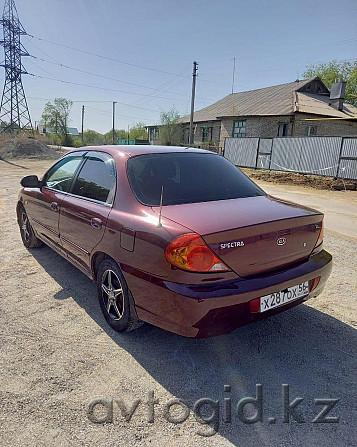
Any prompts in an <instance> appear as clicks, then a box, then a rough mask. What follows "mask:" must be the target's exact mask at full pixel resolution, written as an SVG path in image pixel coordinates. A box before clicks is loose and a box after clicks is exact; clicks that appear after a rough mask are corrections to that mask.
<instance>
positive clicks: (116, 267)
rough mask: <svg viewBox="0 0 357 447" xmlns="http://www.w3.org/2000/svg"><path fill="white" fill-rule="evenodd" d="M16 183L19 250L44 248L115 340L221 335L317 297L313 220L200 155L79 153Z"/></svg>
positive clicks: (319, 233)
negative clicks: (142, 328) (89, 299)
mask: <svg viewBox="0 0 357 447" xmlns="http://www.w3.org/2000/svg"><path fill="white" fill-rule="evenodd" d="M21 184H22V186H23V189H22V190H21V192H20V194H19V200H18V204H17V216H18V223H19V226H20V230H21V236H22V240H23V243H24V245H25V246H26V247H27V248H34V247H39V246H40V245H42V243H45V244H47V245H48V246H50V247H51V248H53V249H54V250H55V251H57V252H58V253H59V254H61V255H62V256H63V257H65V258H66V259H68V260H69V261H70V262H71V263H72V264H74V265H75V266H76V267H78V268H79V269H80V270H81V271H82V272H84V273H85V274H86V275H87V276H88V277H89V278H91V279H93V280H94V281H95V282H96V283H97V285H98V297H99V303H100V306H101V309H102V311H103V314H104V316H105V318H106V320H107V322H108V323H109V324H110V326H112V327H113V328H114V329H116V330H117V331H128V330H131V329H134V328H136V327H138V326H139V325H141V324H142V323H143V322H144V321H146V322H149V323H151V324H153V325H156V326H159V327H161V328H164V329H167V330H169V331H172V332H175V333H177V334H181V335H184V336H187V337H209V336H215V335H220V334H225V333H228V332H230V331H232V330H233V329H235V328H237V327H239V326H242V325H244V324H247V323H251V322H254V321H257V320H260V319H263V318H266V317H269V316H271V315H274V314H276V313H279V312H282V311H284V310H287V309H289V308H291V307H293V306H296V305H298V304H300V303H302V302H303V301H306V300H307V299H309V298H312V297H315V296H317V295H318V294H319V293H320V292H321V291H322V289H323V287H324V285H325V282H326V280H327V278H328V276H329V275H330V271H331V265H332V263H331V255H330V254H329V253H327V252H326V251H325V250H323V248H322V241H323V215H322V214H321V213H320V212H319V211H315V210H313V209H310V208H306V207H303V206H300V205H297V204H295V203H290V202H286V201H284V200H280V199H277V198H275V197H271V196H269V195H267V194H265V193H264V191H262V190H261V189H260V188H259V187H258V186H257V185H256V184H255V183H253V182H252V181H251V180H249V179H248V178H247V177H246V176H245V175H244V174H243V173H242V172H241V171H239V170H238V169H237V168H236V167H235V166H234V165H232V164H231V163H230V162H229V161H227V160H226V159H225V158H223V157H220V156H218V155H216V154H213V153H211V152H208V151H204V150H199V149H193V148H183V147H163V146H103V147H98V146H96V147H85V148H81V149H78V150H75V151H73V152H70V153H68V154H67V155H65V156H64V157H62V158H61V159H60V160H59V161H57V162H56V163H55V164H54V165H53V166H52V167H51V168H50V169H49V170H48V171H47V172H46V173H45V175H44V176H43V178H42V179H41V180H39V179H38V178H37V176H27V177H24V178H23V179H22V181H21Z"/></svg>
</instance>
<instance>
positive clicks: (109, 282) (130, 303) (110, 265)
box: [97, 258, 144, 332]
mask: <svg viewBox="0 0 357 447" xmlns="http://www.w3.org/2000/svg"><path fill="white" fill-rule="evenodd" d="M97 291H98V299H99V304H100V308H101V310H102V312H103V315H104V317H105V319H106V320H107V322H108V324H109V325H110V326H111V327H112V328H113V329H115V330H116V331H118V332H128V331H132V330H134V329H137V328H138V327H140V326H141V325H142V324H143V323H144V322H143V321H141V320H139V319H138V317H137V314H136V311H135V303H134V299H133V296H132V294H131V292H130V290H129V288H128V286H127V284H126V281H125V278H124V276H123V274H122V272H121V270H120V268H119V266H118V264H117V263H116V262H115V261H113V259H110V258H107V259H104V261H102V262H101V264H100V265H99V268H98V273H97Z"/></svg>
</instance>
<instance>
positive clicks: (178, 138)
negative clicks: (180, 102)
mask: <svg viewBox="0 0 357 447" xmlns="http://www.w3.org/2000/svg"><path fill="white" fill-rule="evenodd" d="M179 119H180V115H179V113H178V111H177V110H176V109H175V108H174V107H173V108H172V109H170V110H168V111H167V112H162V113H161V116H160V123H161V124H160V126H159V141H160V144H162V145H164V146H178V145H180V144H181V143H182V132H183V131H182V127H181V124H180V123H179Z"/></svg>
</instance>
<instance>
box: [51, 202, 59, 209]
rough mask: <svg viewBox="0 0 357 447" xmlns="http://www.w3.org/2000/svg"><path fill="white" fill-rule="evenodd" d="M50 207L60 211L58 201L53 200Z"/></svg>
mask: <svg viewBox="0 0 357 447" xmlns="http://www.w3.org/2000/svg"><path fill="white" fill-rule="evenodd" d="M50 208H51V210H52V211H58V203H57V202H52V203H51V205H50Z"/></svg>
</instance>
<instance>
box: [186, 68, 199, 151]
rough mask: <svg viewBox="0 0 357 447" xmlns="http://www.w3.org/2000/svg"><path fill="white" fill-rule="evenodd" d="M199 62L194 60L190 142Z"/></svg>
mask: <svg viewBox="0 0 357 447" xmlns="http://www.w3.org/2000/svg"><path fill="white" fill-rule="evenodd" d="M197 70H198V63H197V62H196V61H194V63H193V72H192V94H191V116H190V136H189V141H188V143H189V144H193V113H194V111H195V93H196V78H197Z"/></svg>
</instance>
